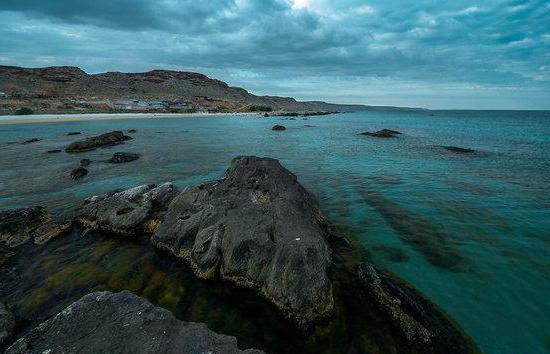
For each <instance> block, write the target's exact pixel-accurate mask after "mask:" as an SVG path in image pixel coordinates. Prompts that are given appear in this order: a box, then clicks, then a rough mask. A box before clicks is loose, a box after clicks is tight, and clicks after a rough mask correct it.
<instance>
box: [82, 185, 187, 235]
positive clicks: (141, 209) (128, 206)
mask: <svg viewBox="0 0 550 354" xmlns="http://www.w3.org/2000/svg"><path fill="white" fill-rule="evenodd" d="M177 193H178V189H177V187H175V186H174V185H173V184H172V183H165V184H163V185H161V186H158V187H157V186H156V185H154V184H148V185H142V186H138V187H135V188H131V189H128V190H115V191H112V192H110V193H107V194H103V195H99V196H93V197H91V198H87V199H85V200H84V203H83V204H82V205H81V206H79V207H78V208H77V210H76V216H77V219H78V221H79V222H80V223H82V224H84V225H85V226H87V227H89V228H92V229H98V230H103V231H107V232H113V233H116V234H119V235H135V234H137V233H139V232H151V231H152V230H151V229H150V228H151V225H149V224H146V222H147V221H149V220H150V219H151V217H152V216H153V213H154V212H155V211H159V210H163V209H165V208H166V207H167V205H168V203H170V201H171V200H172V199H173V198H174V197H175V196H176V195H177ZM155 225H156V224H155Z"/></svg>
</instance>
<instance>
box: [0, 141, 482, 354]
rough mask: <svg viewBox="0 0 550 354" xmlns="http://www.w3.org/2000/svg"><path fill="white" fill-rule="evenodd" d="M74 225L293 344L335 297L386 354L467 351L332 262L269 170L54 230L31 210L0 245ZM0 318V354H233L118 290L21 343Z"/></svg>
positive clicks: (289, 188)
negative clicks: (390, 342) (282, 327)
mask: <svg viewBox="0 0 550 354" xmlns="http://www.w3.org/2000/svg"><path fill="white" fill-rule="evenodd" d="M110 134H111V135H104V136H102V138H101V139H87V140H84V141H81V142H79V143H78V144H74V145H73V146H72V148H71V149H70V150H71V151H72V152H77V151H81V150H83V151H86V150H88V149H92V148H97V147H101V146H103V145H112V144H119V143H122V142H124V141H125V140H127V139H126V137H125V136H124V135H123V134H122V133H121V132H113V133H110ZM75 223H76V224H77V225H78V229H77V230H84V231H83V232H82V235H81V237H89V236H86V234H87V233H89V232H90V230H95V231H97V232H102V233H105V234H107V235H112V237H119V238H123V239H124V240H127V242H132V240H134V239H137V238H143V237H145V238H146V239H149V238H150V242H151V244H152V245H154V247H156V248H157V249H158V250H159V252H162V253H166V257H168V258H169V259H170V262H174V263H176V264H180V263H178V262H184V263H186V264H188V265H190V266H191V269H192V271H193V272H194V274H195V275H196V277H197V278H199V279H208V280H210V281H212V282H220V281H221V282H227V283H228V284H231V285H229V287H230V288H231V287H234V288H235V289H237V288H244V289H250V291H252V292H256V293H258V294H260V295H261V296H262V297H263V298H264V299H265V300H266V301H268V302H270V303H272V304H273V305H274V306H275V307H276V309H278V311H279V312H280V313H281V314H282V315H283V316H284V317H285V318H287V321H288V325H289V326H296V328H297V331H298V332H300V333H303V336H304V340H306V338H307V336H308V333H311V332H308V331H309V330H310V329H311V328H312V327H314V326H316V325H317V324H319V323H322V322H325V323H330V322H331V321H334V320H335V318H337V317H339V316H341V315H342V314H341V313H339V311H340V310H339V309H338V308H337V306H336V303H337V302H340V301H343V300H342V299H340V298H339V296H342V294H344V293H346V294H353V295H352V296H353V301H354V303H357V304H361V305H360V306H362V307H365V309H369V311H374V312H375V313H377V314H378V315H377V316H380V317H381V318H382V321H384V323H387V324H388V325H389V327H391V328H393V330H392V333H393V334H392V336H394V340H395V342H396V343H398V344H397V345H398V351H397V352H404V353H423V354H424V353H434V354H435V353H447V354H453V353H476V352H477V349H476V348H475V345H474V344H473V343H472V342H471V341H470V339H469V338H468V337H467V336H465V335H464V334H463V333H462V331H461V330H460V328H459V327H458V326H457V325H456V324H455V323H454V322H452V321H451V320H449V319H448V317H447V316H446V315H445V314H444V313H442V312H441V311H440V310H439V309H437V307H436V306H435V305H433V304H432V303H431V302H430V301H429V300H427V299H425V298H424V297H423V296H421V295H420V294H418V293H417V292H416V291H414V290H412V289H410V287H409V286H407V285H406V284H405V283H403V282H402V281H400V280H398V279H396V278H395V277H393V276H390V275H388V274H387V273H385V272H383V271H381V270H379V269H377V268H376V267H375V266H373V265H372V264H369V263H364V262H363V261H354V262H342V261H341V259H342V258H343V257H346V256H345V254H343V253H342V249H345V248H350V247H351V246H349V243H348V242H347V241H346V240H345V238H344V237H342V236H338V235H337V233H336V232H335V231H334V230H333V229H332V228H331V226H330V224H329V222H328V221H327V220H326V218H325V217H324V215H323V213H322V211H321V209H320V207H319V203H318V201H317V200H316V198H314V197H313V196H312V195H311V194H310V193H309V192H308V191H307V190H306V189H305V188H304V187H303V186H302V185H301V184H300V183H299V182H298V180H297V177H296V176H295V175H294V174H292V173H291V172H290V171H288V170H287V169H286V168H284V167H283V166H282V165H281V164H280V163H279V162H278V161H277V160H275V159H271V158H260V157H255V156H239V157H236V158H234V159H233V160H232V161H231V164H230V166H229V168H228V170H227V171H226V172H225V174H224V176H223V177H222V178H220V179H218V180H214V181H207V182H204V183H202V184H199V185H196V186H192V187H187V188H186V189H185V190H183V191H180V190H179V189H178V188H177V187H176V186H175V185H173V184H171V183H165V184H162V185H160V186H157V185H152V184H149V185H142V186H137V187H134V188H130V189H127V190H115V191H112V192H109V193H106V194H103V195H98V196H92V197H89V198H87V199H85V200H84V201H83V202H82V203H81V204H80V205H78V206H76V208H75V211H74V215H73V216H72V217H70V218H67V219H65V220H57V219H55V218H54V217H53V216H52V215H51V214H49V213H48V212H47V211H46V210H45V209H44V208H42V207H31V208H25V209H15V210H6V211H1V212H0V245H3V246H4V247H9V248H13V249H15V248H19V247H39V246H30V245H31V242H30V241H31V240H33V243H34V244H44V243H46V242H48V241H51V240H54V239H55V238H59V237H63V235H64V234H65V233H67V232H69V231H70V230H71V229H72V228H73V227H74V225H75ZM78 232H80V231H78ZM182 266H183V265H182ZM346 274H347V275H346ZM348 296H349V295H348ZM346 301H347V300H346ZM7 305H9V304H7ZM5 309H6V308H5V307H0V325H1V327H0V340H1V341H2V342H0V346H2V345H4V346H8V345H9V348H8V349H7V352H6V353H10V354H12V353H30V352H32V353H35V352H36V353H42V352H44V351H47V352H49V351H48V350H50V351H52V352H67V351H72V352H81V353H97V352H117V353H118V352H120V353H150V352H162V353H176V352H178V353H203V352H204V353H207V352H211V353H241V351H240V350H239V348H238V347H237V343H236V339H235V338H233V337H228V336H224V335H219V334H216V333H214V332H212V331H210V330H209V329H208V328H207V327H206V326H205V325H204V324H197V323H189V322H182V321H179V320H177V319H176V318H175V317H174V315H172V314H171V313H170V312H169V311H167V310H163V309H160V308H156V307H154V306H153V305H151V304H150V303H148V302H147V301H145V300H143V299H141V298H139V297H137V296H135V295H133V294H131V293H129V292H127V291H123V292H120V293H112V292H94V293H91V294H89V295H86V296H84V297H83V298H81V299H80V300H78V301H76V302H74V303H73V304H72V305H70V306H69V307H67V308H66V309H65V310H63V311H62V312H60V313H59V314H57V315H55V316H54V317H52V318H50V319H48V320H46V321H45V322H43V323H42V324H40V325H38V326H37V327H35V328H34V329H29V330H28V331H24V332H18V331H17V330H15V331H14V328H15V327H14V325H13V323H14V320H13V319H14V318H15V317H13V315H11V313H10V312H8V311H7V310H5ZM212 311H215V309H212ZM15 315H17V313H16V314H15ZM4 319H6V320H4ZM266 321H269V319H267V318H266ZM61 333H62V334H63V336H61V335H60V334H61ZM258 349H263V348H261V347H260V348H258ZM244 353H261V351H259V350H245V351H244Z"/></svg>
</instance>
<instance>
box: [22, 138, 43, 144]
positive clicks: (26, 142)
mask: <svg viewBox="0 0 550 354" xmlns="http://www.w3.org/2000/svg"><path fill="white" fill-rule="evenodd" d="M37 141H40V139H37V138H32V139H29V140H25V141H24V142H22V143H21V144H30V143H36V142H37Z"/></svg>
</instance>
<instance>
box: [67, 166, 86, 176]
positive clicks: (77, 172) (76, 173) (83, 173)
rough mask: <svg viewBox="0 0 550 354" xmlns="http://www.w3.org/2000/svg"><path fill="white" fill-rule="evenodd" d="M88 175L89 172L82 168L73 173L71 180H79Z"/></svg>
mask: <svg viewBox="0 0 550 354" xmlns="http://www.w3.org/2000/svg"><path fill="white" fill-rule="evenodd" d="M87 174H88V170H87V169H85V168H84V167H82V166H80V167H77V168H75V169H74V170H72V171H71V178H72V179H79V178H82V177H84V176H86V175H87Z"/></svg>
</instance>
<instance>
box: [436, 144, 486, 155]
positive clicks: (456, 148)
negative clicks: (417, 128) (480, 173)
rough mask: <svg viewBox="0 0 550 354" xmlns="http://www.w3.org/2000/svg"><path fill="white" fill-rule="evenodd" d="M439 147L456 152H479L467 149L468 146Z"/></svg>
mask: <svg viewBox="0 0 550 354" xmlns="http://www.w3.org/2000/svg"><path fill="white" fill-rule="evenodd" d="M439 147H440V148H442V149H445V150H447V151H450V152H454V153H456V154H475V153H476V152H477V151H475V150H472V149H466V148H461V147H457V146H439Z"/></svg>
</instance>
